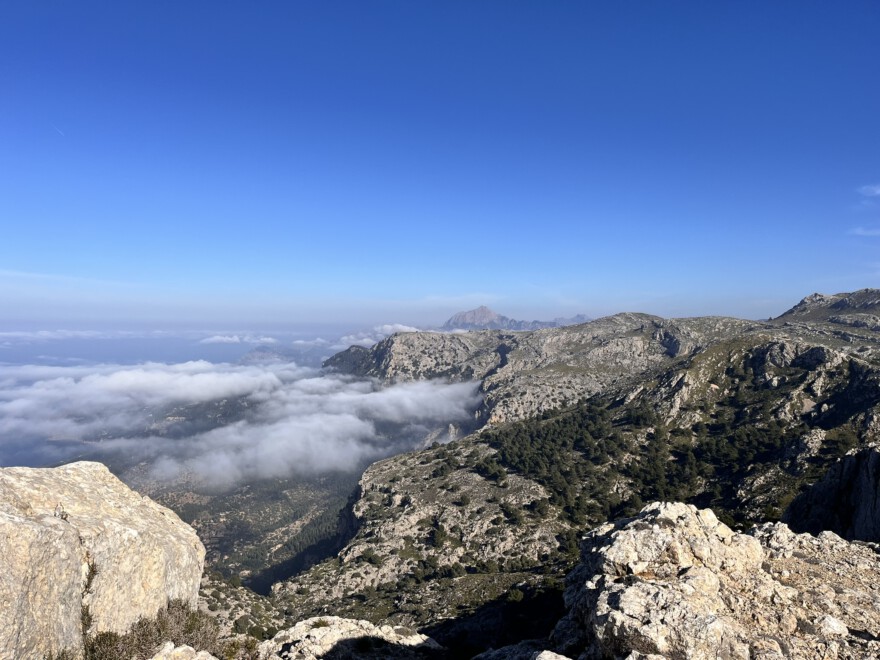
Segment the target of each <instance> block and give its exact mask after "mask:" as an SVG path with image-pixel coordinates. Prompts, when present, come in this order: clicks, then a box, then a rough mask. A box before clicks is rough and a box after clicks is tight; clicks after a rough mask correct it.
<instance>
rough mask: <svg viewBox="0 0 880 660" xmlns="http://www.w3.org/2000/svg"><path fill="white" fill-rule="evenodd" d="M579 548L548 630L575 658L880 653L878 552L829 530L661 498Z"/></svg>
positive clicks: (599, 531) (601, 529)
mask: <svg viewBox="0 0 880 660" xmlns="http://www.w3.org/2000/svg"><path fill="white" fill-rule="evenodd" d="M582 550H583V557H582V563H581V564H580V566H579V567H578V568H577V569H575V571H573V572H572V573H571V574H570V575H569V577H568V580H567V589H566V593H565V599H566V604H567V606H568V607H569V613H568V615H567V616H566V617H565V618H564V619H563V620H562V621H560V623H559V625H558V626H557V627H556V630H555V631H554V633H553V640H554V643H555V645H556V648H557V650H558V651H560V652H563V653H566V654H567V655H569V656H572V657H581V658H609V657H626V656H628V655H629V654H630V653H635V654H636V655H634V656H631V657H644V656H651V655H653V656H659V657H663V658H685V657H686V658H695V659H699V658H717V657H726V658H743V659H746V658H865V657H876V656H877V655H878V654H880V641H878V635H880V590H878V589H880V561H878V556H877V554H876V553H875V551H874V550H873V549H872V548H870V547H867V546H864V545H855V544H851V543H848V542H846V541H844V540H842V539H841V538H840V537H838V536H836V535H835V534H833V533H830V532H824V533H822V534H820V535H819V536H818V537H814V536H811V535H808V534H801V535H797V534H794V533H793V532H791V531H790V530H789V528H788V527H787V526H786V525H784V524H781V523H780V524H767V525H764V526H762V527H759V528H757V529H756V530H755V531H754V533H753V535H745V534H737V533H734V532H733V531H731V529H730V528H729V527H727V526H726V525H724V524H722V523H720V522H719V521H718V520H717V519H716V517H715V515H714V514H713V513H712V512H711V511H709V510H707V509H706V510H697V509H696V508H695V507H693V506H689V505H685V504H659V503H655V504H651V505H648V506H647V507H645V508H644V509H642V511H641V512H640V513H639V514H638V515H637V516H636V517H635V518H632V519H628V520H623V521H620V522H618V523H616V524H607V525H604V526H602V527H599V528H598V529H596V530H594V531H592V532H590V534H588V535H587V537H586V539H585V541H584V543H583V546H582ZM639 654H641V655H639Z"/></svg>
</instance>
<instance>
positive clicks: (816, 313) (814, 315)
mask: <svg viewBox="0 0 880 660" xmlns="http://www.w3.org/2000/svg"><path fill="white" fill-rule="evenodd" d="M878 314H880V289H860V290H858V291H853V292H851V293H835V294H831V295H828V294H823V293H813V294H811V295H809V296H807V297H806V298H804V299H803V300H801V301H800V302H799V303H798V304H797V305H795V306H794V307H792V308H791V309H789V310H788V311H787V312H785V313H784V314H782V315H781V316H779V317H778V320H790V321H795V320H797V321H828V322H831V323H843V324H844V325H852V324H851V323H846V322H845V321H846V318H845V317H846V316H847V315H874V316H876V315H878ZM841 317H844V318H843V319H841Z"/></svg>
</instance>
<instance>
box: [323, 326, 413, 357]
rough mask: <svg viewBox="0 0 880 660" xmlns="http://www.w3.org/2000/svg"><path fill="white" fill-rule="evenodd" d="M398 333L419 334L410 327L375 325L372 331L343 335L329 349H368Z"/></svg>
mask: <svg viewBox="0 0 880 660" xmlns="http://www.w3.org/2000/svg"><path fill="white" fill-rule="evenodd" d="M398 332H419V329H418V328H414V327H412V326H410V325H402V324H400V323H386V324H385V325H377V326H376V327H375V328H373V329H372V331H362V332H356V333H353V334H350V335H345V336H343V337H341V338H340V339H339V341H338V342H336V343H335V344H334V345H333V346H331V348H333V349H334V350H338V351H339V350H343V349H346V348H348V347H349V346H363V347H365V348H369V347H370V346H372V345H373V344H375V343H377V342H380V341H382V340H383V339H385V337H389V336H391V335H393V334H395V333H398Z"/></svg>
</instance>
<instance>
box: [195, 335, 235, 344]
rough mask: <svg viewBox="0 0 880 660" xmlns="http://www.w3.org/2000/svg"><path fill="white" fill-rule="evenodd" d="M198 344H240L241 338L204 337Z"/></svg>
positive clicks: (229, 336) (227, 336) (226, 336)
mask: <svg viewBox="0 0 880 660" xmlns="http://www.w3.org/2000/svg"><path fill="white" fill-rule="evenodd" d="M199 343H200V344H240V343H241V337H239V336H238V335H214V336H213V337H205V338H204V339H202V340H200V341H199Z"/></svg>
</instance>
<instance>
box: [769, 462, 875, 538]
mask: <svg viewBox="0 0 880 660" xmlns="http://www.w3.org/2000/svg"><path fill="white" fill-rule="evenodd" d="M782 519H783V521H785V522H787V523H789V524H790V525H791V526H792V528H794V529H796V530H798V531H801V532H810V533H812V534H817V533H819V532H821V531H823V530H830V531H832V532H834V533H836V534H839V535H840V536H842V537H844V538H847V539H853V540H859V541H874V542H877V541H880V452H878V451H877V449H876V448H873V449H865V450H862V451H859V452H854V453H851V454H850V455H848V456H844V457H843V458H841V459H840V460H839V461H838V462H837V463H835V464H834V465H832V466H831V468H830V469H829V470H828V472H827V474H826V475H825V477H824V478H823V479H822V480H821V481H819V482H817V483H816V484H814V485H813V486H812V487H810V489H809V490H807V491H805V492H804V493H802V494H800V495H799V496H798V497H797V498H796V499H795V500H794V501H793V502H792V503H791V505H790V506H789V507H788V509H787V510H786V512H785V515H784V516H783V518H782Z"/></svg>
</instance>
